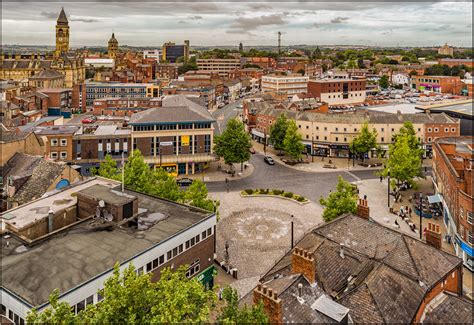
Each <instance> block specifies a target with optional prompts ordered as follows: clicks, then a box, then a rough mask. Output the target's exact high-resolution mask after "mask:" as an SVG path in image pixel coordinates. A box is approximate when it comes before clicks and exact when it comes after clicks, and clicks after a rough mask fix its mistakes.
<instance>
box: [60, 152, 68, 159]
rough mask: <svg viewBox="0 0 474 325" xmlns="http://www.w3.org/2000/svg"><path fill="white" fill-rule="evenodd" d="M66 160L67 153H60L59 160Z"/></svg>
mask: <svg viewBox="0 0 474 325" xmlns="http://www.w3.org/2000/svg"><path fill="white" fill-rule="evenodd" d="M66 158H67V152H66V151H61V159H66Z"/></svg>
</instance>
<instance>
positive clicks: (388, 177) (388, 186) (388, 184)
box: [387, 169, 390, 208]
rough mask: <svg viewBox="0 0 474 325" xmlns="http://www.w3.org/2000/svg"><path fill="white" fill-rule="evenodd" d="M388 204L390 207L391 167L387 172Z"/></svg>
mask: <svg viewBox="0 0 474 325" xmlns="http://www.w3.org/2000/svg"><path fill="white" fill-rule="evenodd" d="M387 180H388V182H387V205H388V207H389V208H390V169H389V170H388V173H387Z"/></svg>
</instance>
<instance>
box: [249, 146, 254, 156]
mask: <svg viewBox="0 0 474 325" xmlns="http://www.w3.org/2000/svg"><path fill="white" fill-rule="evenodd" d="M249 152H250V153H251V154H252V155H253V154H254V153H255V149H254V148H253V147H251V148H250V149H249Z"/></svg>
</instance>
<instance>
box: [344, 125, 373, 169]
mask: <svg viewBox="0 0 474 325" xmlns="http://www.w3.org/2000/svg"><path fill="white" fill-rule="evenodd" d="M349 147H350V148H351V152H352V153H355V154H362V161H364V158H365V154H366V153H368V152H369V150H370V149H372V148H376V147H377V131H376V130H375V129H374V130H373V131H372V132H371V131H370V130H369V124H368V123H367V122H365V123H364V124H363V125H362V128H361V129H360V131H359V134H358V135H357V136H356V137H355V138H354V139H353V140H352V141H351V143H350V144H349Z"/></svg>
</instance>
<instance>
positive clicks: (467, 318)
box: [422, 292, 474, 324]
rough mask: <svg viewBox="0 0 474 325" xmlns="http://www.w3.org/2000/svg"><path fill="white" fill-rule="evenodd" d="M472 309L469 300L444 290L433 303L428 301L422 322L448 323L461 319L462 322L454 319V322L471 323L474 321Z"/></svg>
mask: <svg viewBox="0 0 474 325" xmlns="http://www.w3.org/2000/svg"><path fill="white" fill-rule="evenodd" d="M430 305H431V306H430ZM433 305H434V306H433ZM472 310H473V308H472V302H471V301H469V300H467V299H465V298H461V297H458V296H456V295H454V294H451V293H449V292H444V293H443V294H442V296H441V298H440V299H439V300H438V301H434V302H433V304H432V303H431V302H430V304H429V305H428V306H427V308H426V310H425V315H424V319H423V317H422V322H423V323H427V324H433V323H439V324H449V323H453V322H455V321H456V320H462V322H458V321H456V323H457V324H472V323H473V321H474V317H473V311H472Z"/></svg>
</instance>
